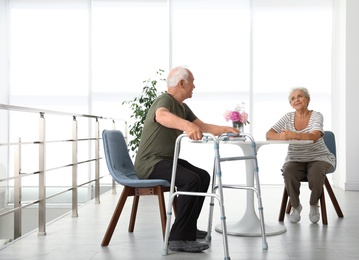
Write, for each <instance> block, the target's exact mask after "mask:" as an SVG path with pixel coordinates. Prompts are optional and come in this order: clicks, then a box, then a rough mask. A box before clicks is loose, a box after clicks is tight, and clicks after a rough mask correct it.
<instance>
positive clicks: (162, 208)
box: [156, 186, 167, 239]
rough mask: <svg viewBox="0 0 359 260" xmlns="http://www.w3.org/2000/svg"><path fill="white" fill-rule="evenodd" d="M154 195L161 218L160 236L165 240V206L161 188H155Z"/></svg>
mask: <svg viewBox="0 0 359 260" xmlns="http://www.w3.org/2000/svg"><path fill="white" fill-rule="evenodd" d="M156 190H157V191H156V193H157V197H158V206H159V208H160V217H161V225H162V236H163V239H164V238H165V233H166V220H167V217H166V206H165V198H164V195H163V187H161V186H158V187H156Z"/></svg>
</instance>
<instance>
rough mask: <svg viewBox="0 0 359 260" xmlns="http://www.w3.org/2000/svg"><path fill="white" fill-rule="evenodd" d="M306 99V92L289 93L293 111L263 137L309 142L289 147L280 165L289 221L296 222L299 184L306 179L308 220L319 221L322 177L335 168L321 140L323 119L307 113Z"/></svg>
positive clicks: (299, 89)
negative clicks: (309, 141)
mask: <svg viewBox="0 0 359 260" xmlns="http://www.w3.org/2000/svg"><path fill="white" fill-rule="evenodd" d="M309 102H310V95H309V92H308V90H307V89H306V88H303V87H298V88H294V89H292V90H291V92H290V94H289V103H290V105H291V106H292V107H293V108H294V109H295V111H294V112H288V113H286V114H285V115H284V116H283V117H282V118H281V119H280V120H279V121H278V122H277V123H276V124H275V125H273V126H272V128H271V129H270V130H269V131H268V132H267V133H266V138H267V139H268V140H293V139H294V140H312V141H313V143H309V144H290V145H289V147H288V153H287V157H286V158H285V163H284V165H283V177H284V184H285V188H286V190H287V193H288V195H289V197H290V203H291V205H292V209H291V213H290V221H291V222H292V223H297V222H299V221H300V213H301V211H302V205H301V203H300V200H299V194H300V180H302V179H303V178H305V177H306V178H307V179H308V185H309V189H310V190H311V195H310V201H309V204H310V213H309V219H310V221H311V222H313V223H317V222H318V221H319V219H320V214H319V209H318V201H319V199H320V196H321V194H322V190H323V184H324V181H325V174H327V173H328V171H329V170H330V169H331V168H332V167H334V166H335V157H334V155H333V154H332V153H331V152H330V151H329V150H328V148H327V147H326V145H325V143H324V140H323V135H324V131H323V115H322V114H321V113H320V112H317V111H313V110H309V109H308V105H309Z"/></svg>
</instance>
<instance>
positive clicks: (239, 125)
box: [233, 122, 244, 133]
mask: <svg viewBox="0 0 359 260" xmlns="http://www.w3.org/2000/svg"><path fill="white" fill-rule="evenodd" d="M233 127H234V128H237V129H238V130H239V132H240V133H243V131H244V124H243V123H241V122H233Z"/></svg>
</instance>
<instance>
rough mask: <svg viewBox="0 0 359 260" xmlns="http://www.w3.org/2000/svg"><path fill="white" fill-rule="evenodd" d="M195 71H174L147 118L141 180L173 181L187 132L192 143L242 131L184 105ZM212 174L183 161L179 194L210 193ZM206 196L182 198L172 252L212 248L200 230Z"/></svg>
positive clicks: (178, 178) (139, 170) (139, 168)
mask: <svg viewBox="0 0 359 260" xmlns="http://www.w3.org/2000/svg"><path fill="white" fill-rule="evenodd" d="M193 82H194V77H193V74H192V72H191V71H190V70H189V69H187V68H185V67H175V68H173V69H172V70H171V71H170V73H169V75H168V77H167V93H164V94H162V95H161V96H159V97H158V98H157V99H156V100H155V101H154V103H153V104H152V107H151V108H150V110H149V112H148V115H147V117H146V120H145V123H144V127H143V132H142V136H141V143H140V146H139V149H138V153H137V156H136V161H135V168H136V172H137V174H138V177H139V178H141V179H146V178H148V179H165V180H168V181H171V177H172V176H171V175H172V165H173V154H174V147H175V141H176V139H177V137H178V136H179V135H181V134H182V133H183V132H184V133H186V134H187V135H188V137H189V138H190V139H192V140H201V139H202V133H212V134H213V135H220V134H223V133H228V132H231V133H233V134H238V130H237V129H235V128H233V127H230V126H219V125H214V124H207V123H204V122H202V121H201V120H200V119H198V118H197V117H196V115H195V114H194V113H193V112H192V110H191V109H190V108H189V107H188V106H187V105H186V104H185V103H184V102H183V101H184V100H185V99H187V98H191V97H192V92H193V89H194V88H195V85H194V83H193ZM209 183H210V176H209V174H208V173H207V172H206V171H205V170H203V169H200V168H198V167H196V166H194V165H192V164H190V163H189V162H187V161H185V160H183V159H179V160H178V168H177V174H176V180H175V185H176V187H177V190H178V191H193V192H206V191H207V189H208V186H209ZM203 202H204V197H200V196H179V197H178V200H177V214H176V219H175V222H174V224H173V226H172V228H171V232H170V237H169V249H171V250H172V251H185V252H201V251H203V250H206V249H208V248H209V245H208V244H207V243H205V242H198V241H196V238H205V236H206V235H207V232H205V231H200V230H198V229H197V219H198V217H199V215H200V212H201V209H202V205H203Z"/></svg>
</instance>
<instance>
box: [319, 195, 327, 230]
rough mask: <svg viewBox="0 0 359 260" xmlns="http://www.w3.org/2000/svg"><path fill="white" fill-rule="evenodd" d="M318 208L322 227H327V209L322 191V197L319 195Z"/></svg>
mask: <svg viewBox="0 0 359 260" xmlns="http://www.w3.org/2000/svg"><path fill="white" fill-rule="evenodd" d="M320 207H321V211H322V222H323V225H328V216H327V207H326V205H325V192H324V189H323V192H322V195H320Z"/></svg>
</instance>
